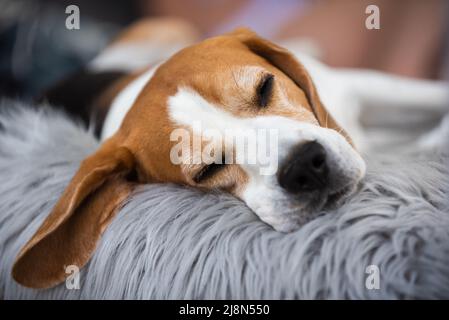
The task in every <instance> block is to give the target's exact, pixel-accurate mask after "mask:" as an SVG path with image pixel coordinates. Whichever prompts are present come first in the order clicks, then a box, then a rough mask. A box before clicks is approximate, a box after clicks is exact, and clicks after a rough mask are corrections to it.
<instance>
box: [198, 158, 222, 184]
mask: <svg viewBox="0 0 449 320" xmlns="http://www.w3.org/2000/svg"><path fill="white" fill-rule="evenodd" d="M224 167H225V164H224V163H211V164H209V165H206V166H204V167H202V168H201V170H200V171H198V173H197V174H195V176H194V177H193V181H194V182H195V183H201V182H204V181H206V180H208V179H210V178H212V177H213V176H214V175H215V174H216V173H218V172H219V171H221V170H222V169H224Z"/></svg>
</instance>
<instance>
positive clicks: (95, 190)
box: [12, 140, 134, 288]
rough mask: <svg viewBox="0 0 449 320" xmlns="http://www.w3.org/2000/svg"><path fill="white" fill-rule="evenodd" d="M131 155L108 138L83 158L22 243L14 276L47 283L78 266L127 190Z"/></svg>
mask: <svg viewBox="0 0 449 320" xmlns="http://www.w3.org/2000/svg"><path fill="white" fill-rule="evenodd" d="M133 171H134V157H133V155H132V154H131V152H130V151H129V150H128V149H127V148H125V147H116V146H115V144H114V143H113V142H112V141H111V140H110V141H108V142H107V143H106V144H104V145H103V147H101V149H100V150H99V151H97V152H96V153H95V154H93V155H92V156H90V157H89V158H87V159H86V160H84V161H83V162H82V164H81V166H80V168H79V170H78V172H77V173H76V174H75V176H74V177H73V179H72V180H71V182H70V184H69V185H68V187H67V188H66V189H65V191H64V193H63V195H62V196H61V198H60V199H59V201H58V202H57V203H56V205H55V207H54V208H53V210H52V211H51V213H50V214H49V216H48V217H47V218H46V219H45V221H44V222H43V223H42V225H41V226H40V227H39V229H38V230H37V232H36V233H35V234H34V236H33V237H32V238H31V239H30V240H29V241H28V243H27V244H26V245H25V246H24V247H23V248H22V250H21V251H20V253H19V255H18V256H17V258H16V261H15V263H14V266H13V269H12V276H13V277H14V279H15V280H16V281H17V282H18V283H20V284H22V285H24V286H26V287H31V288H49V287H52V286H55V285H57V284H58V283H60V282H62V281H63V280H64V278H65V277H66V273H65V267H67V266H69V265H76V266H77V267H79V268H81V267H83V266H84V265H85V264H86V263H87V261H88V260H89V259H90V257H91V255H92V253H93V251H94V249H95V247H96V244H97V241H98V240H99V239H100V237H101V235H102V233H103V231H104V230H105V229H106V227H107V226H108V224H109V223H110V222H111V219H112V218H113V216H114V214H115V212H116V209H117V208H118V207H119V205H120V204H121V202H122V201H123V200H124V199H126V197H127V196H128V195H129V193H130V192H131V189H132V183H130V182H128V181H127V179H126V178H127V175H129V174H131V173H132V172H133Z"/></svg>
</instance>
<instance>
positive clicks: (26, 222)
mask: <svg viewBox="0 0 449 320" xmlns="http://www.w3.org/2000/svg"><path fill="white" fill-rule="evenodd" d="M4 107H5V106H4ZM6 109H7V110H10V111H11V110H15V111H14V112H9V114H5V113H4V112H3V114H2V115H0V178H1V184H0V298H1V299H12V298H27V299H33V298H57V299H79V298H82V299H84V298H95V299H103V298H119V299H120V298H126V299H128V298H130V299H166V298H173V299H184V298H207V299H215V298H232V299H234V298H236V299H237V298H242V299H245V298H255V299H278V298H281V299H297V298H300V299H313V298H325V299H328V298H336V299H340V298H353V299H365V298H387V299H398V298H449V205H448V198H449V192H448V185H449V179H448V171H449V169H448V166H447V162H446V161H447V158H445V157H444V156H442V155H439V156H438V155H433V156H430V155H427V156H426V157H425V158H422V157H418V156H411V155H404V156H397V155H396V156H395V157H391V158H390V157H381V158H379V157H374V156H373V155H368V156H367V160H368V168H369V173H368V175H367V177H366V179H365V181H364V186H363V188H362V190H361V191H360V193H358V194H357V195H355V196H354V197H353V198H352V199H349V200H348V201H346V203H345V204H344V205H343V206H342V207H341V208H339V209H338V210H336V211H334V212H324V213H323V214H322V215H320V216H319V217H317V218H316V219H314V220H312V221H311V222H309V223H308V224H306V225H305V226H304V227H302V228H301V229H300V230H298V231H297V232H294V233H290V234H282V233H278V232H275V231H274V230H272V229H271V228H270V227H269V226H267V225H265V224H264V223H262V222H261V221H260V220H259V219H258V218H257V217H256V216H255V215H254V214H253V213H252V212H251V211H250V210H249V209H248V208H247V207H246V206H245V205H244V204H243V203H241V202H240V201H238V200H236V199H234V198H233V197H231V196H228V195H225V194H214V193H210V194H204V193H201V192H199V191H197V190H192V189H187V188H183V187H179V186H174V185H146V186H142V187H141V188H140V189H138V190H137V191H136V192H135V193H134V195H133V197H132V198H130V199H129V201H128V202H127V204H126V205H125V206H124V208H123V209H122V210H121V212H120V213H119V214H118V215H117V217H116V218H115V220H114V221H113V223H112V224H111V225H110V227H109V228H108V229H107V231H106V232H105V234H104V237H103V238H102V240H101V242H100V244H99V246H98V248H97V250H96V252H95V255H94V257H93V258H92V260H91V261H90V263H89V264H88V265H87V266H86V267H85V268H83V269H82V270H81V277H80V278H81V283H80V289H79V290H69V289H67V288H66V286H65V284H62V285H60V286H58V287H56V288H53V289H49V290H31V289H26V288H23V287H21V286H19V285H18V284H16V283H15V282H14V281H13V279H12V278H11V276H10V271H11V266H12V263H13V261H14V258H15V256H16V254H17V252H18V251H19V249H20V248H21V247H22V245H24V244H25V242H26V241H27V240H28V239H29V238H30V237H31V235H32V234H33V233H34V232H35V230H36V229H37V228H38V226H39V224H40V223H41V222H42V221H43V219H44V218H45V217H46V215H47V214H48V213H49V211H50V210H51V208H52V206H53V205H54V204H55V202H56V200H57V199H58V197H59V195H60V194H61V193H62V191H63V189H64V187H65V186H66V185H67V183H68V182H69V180H70V178H71V176H72V175H73V174H74V172H75V170H76V169H77V166H78V165H79V162H80V161H81V160H82V159H83V158H84V157H85V156H86V155H88V154H89V153H91V152H93V151H94V150H95V148H97V146H98V142H97V141H96V140H95V139H94V138H93V136H92V134H91V133H89V132H88V131H86V130H84V129H82V128H81V127H80V126H78V125H76V124H75V123H73V122H72V121H70V120H68V119H67V118H66V117H65V116H63V115H61V114H59V113H56V112H54V111H48V110H47V111H42V110H41V111H33V110H31V109H25V108H19V107H18V106H7V108H6ZM371 265H375V266H376V267H377V268H378V271H379V273H378V274H377V273H376V272H377V271H376V270H374V271H376V272H375V273H376V274H375V275H378V276H379V277H378V278H376V279H379V283H378V284H379V287H378V289H376V287H375V288H372V289H369V288H371V287H370V286H368V287H367V286H366V283H367V279H368V277H369V276H370V274H369V272H368V273H367V268H368V271H369V270H371V271H372V270H373V269H370V268H369V266H371ZM371 268H372V267H371ZM374 271H373V272H374ZM372 275H373V274H371V276H372ZM371 280H372V278H371ZM371 280H370V279H368V282H369V283H372V282H370V281H371Z"/></svg>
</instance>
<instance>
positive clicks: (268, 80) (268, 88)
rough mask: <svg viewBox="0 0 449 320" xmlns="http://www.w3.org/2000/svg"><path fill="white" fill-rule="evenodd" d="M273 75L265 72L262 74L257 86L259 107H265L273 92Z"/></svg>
mask: <svg viewBox="0 0 449 320" xmlns="http://www.w3.org/2000/svg"><path fill="white" fill-rule="evenodd" d="M273 85H274V76H273V75H272V74H267V75H265V76H263V78H262V79H261V81H260V82H259V84H258V86H257V101H258V104H259V106H260V107H262V108H265V107H266V106H267V105H268V103H269V102H270V99H271V96H272V94H273Z"/></svg>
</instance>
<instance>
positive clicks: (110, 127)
mask: <svg viewBox="0 0 449 320" xmlns="http://www.w3.org/2000/svg"><path fill="white" fill-rule="evenodd" d="M158 66H159V65H157V66H154V67H153V68H151V69H149V70H148V71H146V72H145V73H143V74H142V75H140V76H139V77H138V78H137V79H135V80H134V81H132V82H131V83H130V84H128V85H127V86H126V87H125V89H123V90H122V91H121V92H120V93H119V94H118V95H117V97H116V98H115V99H114V101H113V102H112V104H111V107H110V109H109V112H108V114H107V116H106V119H105V121H104V124H103V129H102V130H101V141H104V140H106V139H107V138H109V137H111V136H112V135H113V134H114V133H116V132H117V130H118V129H119V128H120V125H121V124H122V122H123V119H124V118H125V116H126V114H127V113H128V111H129V109H130V108H131V106H132V105H133V104H134V102H135V101H136V99H137V97H138V96H139V94H140V92H141V91H142V89H143V87H144V86H145V85H146V84H147V83H148V81H150V79H151V78H152V77H153V74H154V72H155V71H156V69H157V68H158Z"/></svg>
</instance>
